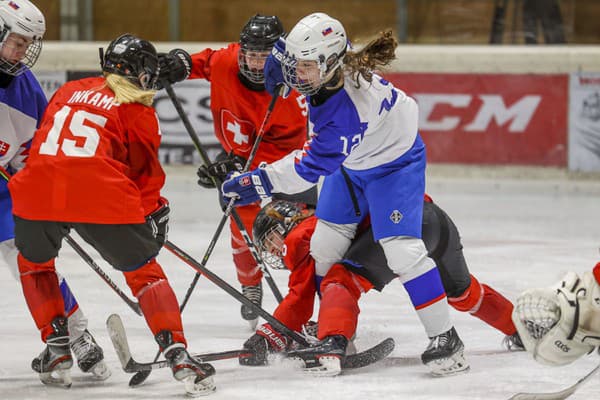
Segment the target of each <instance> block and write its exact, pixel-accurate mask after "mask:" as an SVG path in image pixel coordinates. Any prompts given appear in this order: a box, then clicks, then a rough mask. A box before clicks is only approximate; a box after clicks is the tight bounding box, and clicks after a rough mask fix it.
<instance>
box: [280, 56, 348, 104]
mask: <svg viewBox="0 0 600 400" xmlns="http://www.w3.org/2000/svg"><path fill="white" fill-rule="evenodd" d="M344 53H345V51H344ZM344 53H342V54H340V55H338V54H332V55H330V56H329V59H328V60H327V61H326V60H325V56H324V55H322V54H321V55H320V56H319V58H318V60H307V61H316V65H317V68H318V70H319V77H318V81H317V82H311V81H307V80H303V79H301V78H300V77H298V70H297V65H298V60H297V59H296V56H295V55H291V54H290V53H286V55H285V57H284V59H283V62H282V63H281V66H282V71H283V80H284V81H285V83H286V84H287V85H288V86H290V87H292V88H294V89H296V90H297V91H298V92H300V93H302V94H303V95H305V96H309V95H313V94H315V93H317V92H318V91H319V90H320V89H321V88H322V87H323V85H325V84H326V83H327V82H329V80H330V79H331V78H332V77H333V74H334V72H335V71H336V70H337V68H338V67H340V66H341V65H342V59H343V54H344ZM301 61H302V60H301Z"/></svg>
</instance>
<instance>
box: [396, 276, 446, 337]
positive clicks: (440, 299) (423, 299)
mask: <svg viewBox="0 0 600 400" xmlns="http://www.w3.org/2000/svg"><path fill="white" fill-rule="evenodd" d="M402 284H403V285H404V288H405V289H406V291H407V292H408V295H409V297H410V300H411V302H412V304H413V306H414V307H415V310H416V311H417V315H418V316H419V319H420V320H421V323H422V324H423V327H424V328H425V331H426V332H427V336H428V337H430V338H432V337H434V336H437V335H439V334H441V333H443V332H447V331H448V330H449V329H450V328H452V322H451V321H450V313H449V307H448V301H447V299H446V292H445V291H444V286H443V285H442V279H441V277H440V273H439V271H438V269H437V268H435V267H434V268H432V269H430V270H429V271H427V272H425V273H424V274H421V275H419V276H417V277H415V278H413V279H411V280H409V281H406V282H402Z"/></svg>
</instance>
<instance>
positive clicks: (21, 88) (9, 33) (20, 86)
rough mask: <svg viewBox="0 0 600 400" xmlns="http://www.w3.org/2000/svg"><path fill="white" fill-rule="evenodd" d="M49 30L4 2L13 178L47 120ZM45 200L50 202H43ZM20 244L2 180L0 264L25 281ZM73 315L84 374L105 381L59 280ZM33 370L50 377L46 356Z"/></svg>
mask: <svg viewBox="0 0 600 400" xmlns="http://www.w3.org/2000/svg"><path fill="white" fill-rule="evenodd" d="M45 30H46V24H45V20H44V16H43V14H42V13H41V12H40V10H39V9H38V8H37V7H36V6H35V5H34V4H32V3H31V2H30V1H28V0H12V1H4V0H2V1H0V46H1V47H0V110H1V114H2V118H1V119H0V167H1V168H2V172H3V174H2V175H6V176H7V177H8V176H10V175H11V174H13V173H16V172H17V171H18V170H20V169H21V168H22V167H23V165H24V162H25V161H26V158H27V154H28V149H29V146H30V142H31V138H32V137H33V134H34V132H35V130H36V128H37V125H38V123H39V121H40V120H41V118H42V114H43V112H44V109H45V108H46V104H47V100H46V97H45V95H44V92H43V91H42V88H41V87H40V84H39V83H38V81H37V80H36V78H35V77H34V75H33V73H32V72H31V71H30V68H31V67H32V66H33V65H34V64H35V62H36V61H37V59H38V56H39V54H40V51H41V49H42V36H43V35H44V32H45ZM39 201H44V199H39ZM17 254H18V251H17V248H16V246H15V240H14V222H13V217H12V202H11V198H10V194H9V192H8V188H7V181H6V179H3V178H1V177H0V263H4V264H6V265H8V267H9V269H10V271H11V272H12V274H13V276H14V277H15V279H17V280H19V279H20V277H19V272H18V267H17ZM57 279H58V281H59V284H60V289H61V292H62V295H63V299H64V303H65V314H66V315H68V327H69V332H70V338H69V339H70V346H71V349H72V350H73V353H75V356H76V357H77V361H78V365H79V367H80V368H81V370H82V371H83V372H89V373H91V374H92V375H93V377H94V378H96V379H101V380H104V379H106V378H108V377H109V376H110V370H109V369H108V368H107V366H106V364H105V362H104V354H103V351H102V348H101V347H100V346H99V345H98V344H97V343H96V341H95V340H94V338H93V336H92V335H91V334H90V332H89V331H88V330H87V325H88V320H87V318H86V316H85V315H84V314H83V312H82V311H81V309H80V308H79V305H78V304H77V300H76V299H75V297H74V296H73V294H72V293H71V290H70V289H69V286H68V285H67V282H66V281H65V280H64V278H63V277H62V276H60V275H59V276H57ZM31 366H32V368H33V369H34V370H36V371H37V372H39V373H40V374H43V373H44V370H45V369H46V367H47V366H46V365H45V364H44V355H43V354H40V356H39V357H36V358H34V359H33V361H32V364H31Z"/></svg>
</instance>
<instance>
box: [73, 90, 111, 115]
mask: <svg viewBox="0 0 600 400" xmlns="http://www.w3.org/2000/svg"><path fill="white" fill-rule="evenodd" d="M92 94H93V96H92ZM114 99H115V97H114V96H109V95H107V94H103V93H99V92H96V91H95V90H78V91H76V92H75V93H73V95H72V96H71V98H70V99H69V101H67V103H68V104H70V103H84V104H89V105H92V106H96V107H98V108H103V109H105V110H110V109H111V108H112V107H113V106H117V107H118V106H119V103H116V102H115V101H114Z"/></svg>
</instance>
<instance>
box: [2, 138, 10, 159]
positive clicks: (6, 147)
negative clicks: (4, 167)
mask: <svg viewBox="0 0 600 400" xmlns="http://www.w3.org/2000/svg"><path fill="white" fill-rule="evenodd" d="M8 149H10V144H8V143H6V142H3V141H2V140H0V157H2V156H3V155H5V154H6V153H8Z"/></svg>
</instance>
